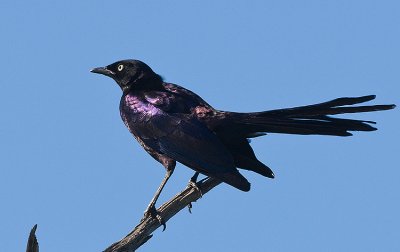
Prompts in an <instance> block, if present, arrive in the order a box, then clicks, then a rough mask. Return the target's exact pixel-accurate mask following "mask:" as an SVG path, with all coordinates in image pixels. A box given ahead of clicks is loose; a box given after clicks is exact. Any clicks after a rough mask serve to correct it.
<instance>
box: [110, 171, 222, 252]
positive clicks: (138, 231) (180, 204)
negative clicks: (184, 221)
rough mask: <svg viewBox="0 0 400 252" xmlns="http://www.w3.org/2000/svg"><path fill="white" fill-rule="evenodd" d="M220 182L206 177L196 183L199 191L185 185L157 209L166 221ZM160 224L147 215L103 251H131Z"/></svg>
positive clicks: (147, 238)
mask: <svg viewBox="0 0 400 252" xmlns="http://www.w3.org/2000/svg"><path fill="white" fill-rule="evenodd" d="M220 183H221V182H220V181H219V180H217V179H214V178H207V179H206V180H204V181H203V182H202V183H199V184H198V187H199V188H200V190H201V193H200V192H199V191H198V190H197V189H196V188H193V187H187V188H186V189H184V190H183V191H182V192H180V193H179V194H177V195H176V196H175V197H173V198H172V199H170V200H169V201H167V202H166V203H164V204H163V205H161V206H160V207H159V208H158V209H157V211H158V213H159V214H160V216H161V217H162V218H163V220H165V221H168V220H169V219H171V218H172V217H173V216H174V215H175V214H177V213H178V212H179V211H181V210H182V209H184V208H185V207H187V206H188V205H189V204H190V203H191V202H195V201H196V200H198V199H199V198H201V197H202V195H204V194H206V193H207V192H208V191H210V190H211V189H212V188H214V187H215V186H217V185H219V184H220ZM160 226H162V225H161V224H160V222H159V221H158V220H157V219H155V218H153V217H151V216H149V217H147V218H145V219H143V220H142V221H141V222H140V223H139V224H138V225H137V226H136V227H135V228H134V229H133V230H132V231H131V232H130V233H129V234H128V235H127V236H126V237H125V238H123V239H122V240H120V241H118V242H115V243H114V244H112V245H111V246H110V247H108V248H107V249H106V250H104V252H133V251H135V250H136V249H137V248H139V247H140V246H142V245H143V244H144V243H145V242H147V241H148V240H149V239H150V238H151V237H152V233H153V232H154V231H155V230H156V229H157V228H159V227H160Z"/></svg>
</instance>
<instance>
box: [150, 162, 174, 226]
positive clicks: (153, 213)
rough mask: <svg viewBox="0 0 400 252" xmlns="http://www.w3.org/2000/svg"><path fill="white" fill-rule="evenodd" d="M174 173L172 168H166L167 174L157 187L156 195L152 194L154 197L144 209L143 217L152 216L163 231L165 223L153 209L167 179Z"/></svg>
mask: <svg viewBox="0 0 400 252" xmlns="http://www.w3.org/2000/svg"><path fill="white" fill-rule="evenodd" d="M173 172H174V168H172V169H171V168H169V169H168V168H167V173H166V174H165V177H164V179H163V180H162V182H161V184H160V186H159V187H158V189H157V191H156V193H155V194H154V197H153V198H152V199H151V201H150V203H149V205H148V206H147V208H146V211H144V217H143V218H146V217H147V216H149V215H150V216H152V217H155V218H157V219H158V221H159V222H160V224H161V225H163V231H164V230H165V228H166V225H165V221H164V220H163V219H162V217H161V216H160V215H159V214H158V213H157V209H156V208H155V205H156V202H157V200H158V197H159V196H160V194H161V191H162V190H163V188H164V186H165V184H167V181H168V179H169V178H170V177H171V175H172V173H173Z"/></svg>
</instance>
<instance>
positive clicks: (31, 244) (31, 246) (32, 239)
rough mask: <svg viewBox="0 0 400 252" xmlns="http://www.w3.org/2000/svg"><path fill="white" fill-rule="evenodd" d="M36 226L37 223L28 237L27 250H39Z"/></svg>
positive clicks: (31, 251)
mask: <svg viewBox="0 0 400 252" xmlns="http://www.w3.org/2000/svg"><path fill="white" fill-rule="evenodd" d="M36 228H37V225H35V226H33V228H32V230H31V232H30V234H29V238H28V244H27V245H26V252H39V244H38V242H37V239H36V235H35V232H36Z"/></svg>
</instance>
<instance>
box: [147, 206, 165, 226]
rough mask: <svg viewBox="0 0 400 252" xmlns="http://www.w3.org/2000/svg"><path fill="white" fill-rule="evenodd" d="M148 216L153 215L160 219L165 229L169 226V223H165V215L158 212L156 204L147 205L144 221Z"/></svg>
mask: <svg viewBox="0 0 400 252" xmlns="http://www.w3.org/2000/svg"><path fill="white" fill-rule="evenodd" d="M147 217H152V218H155V219H157V220H158V222H159V223H160V225H162V226H163V230H162V231H164V230H165V229H166V228H167V224H166V223H165V221H164V219H163V217H161V215H160V214H159V213H158V211H157V209H156V207H155V206H154V205H152V206H151V205H150V206H148V207H147V209H146V211H144V216H143V218H142V221H143V220H144V219H146V218H147Z"/></svg>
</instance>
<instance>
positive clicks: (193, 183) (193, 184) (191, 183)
mask: <svg viewBox="0 0 400 252" xmlns="http://www.w3.org/2000/svg"><path fill="white" fill-rule="evenodd" d="M201 183H202V180H201V181H199V182H196V181H193V180H192V179H190V180H189V183H188V185H187V186H188V187H192V188H193V189H195V190H196V191H198V192H199V193H200V198H202V197H203V192H202V191H201V189H200V185H201ZM187 206H188V210H189V213H192V208H193V205H192V202H190V203H189V204H188V205H187Z"/></svg>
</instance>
